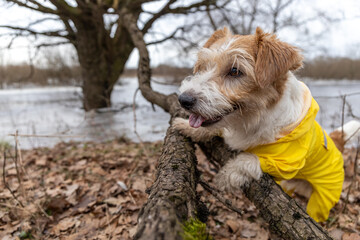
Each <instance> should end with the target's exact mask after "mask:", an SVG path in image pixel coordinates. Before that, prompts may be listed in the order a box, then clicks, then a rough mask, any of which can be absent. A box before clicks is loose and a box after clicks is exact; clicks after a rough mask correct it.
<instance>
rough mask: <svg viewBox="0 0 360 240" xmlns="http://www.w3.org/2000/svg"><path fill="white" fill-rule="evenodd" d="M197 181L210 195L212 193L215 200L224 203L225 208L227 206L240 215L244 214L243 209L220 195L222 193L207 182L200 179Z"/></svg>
mask: <svg viewBox="0 0 360 240" xmlns="http://www.w3.org/2000/svg"><path fill="white" fill-rule="evenodd" d="M199 183H200V184H201V186H202V187H203V188H204V189H205V190H206V191H208V192H209V193H210V194H211V195H213V196H214V197H215V198H216V199H217V200H219V201H220V202H221V203H222V204H224V205H225V206H226V207H227V208H229V209H230V210H232V211H234V212H237V213H238V214H240V215H243V214H244V211H242V210H241V209H239V208H237V207H235V206H234V205H233V204H232V202H231V200H229V199H226V198H224V197H223V196H222V195H223V193H221V192H220V191H219V190H217V189H215V188H213V187H211V186H210V185H209V184H207V183H206V182H204V181H202V180H200V181H199Z"/></svg>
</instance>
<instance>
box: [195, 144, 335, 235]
mask: <svg viewBox="0 0 360 240" xmlns="http://www.w3.org/2000/svg"><path fill="white" fill-rule="evenodd" d="M199 145H200V147H201V149H202V150H203V152H204V154H205V155H206V157H207V158H208V159H211V160H212V161H214V162H218V163H219V164H220V165H221V166H223V165H224V164H225V163H226V161H228V160H229V159H231V158H233V157H234V155H236V154H237V153H236V152H234V151H230V150H229V148H228V147H227V146H226V145H225V143H224V141H223V140H222V139H221V138H214V139H213V140H212V141H210V142H206V143H199ZM242 190H243V192H244V193H245V196H246V197H247V198H248V199H249V200H250V201H252V202H253V203H254V205H255V206H256V208H257V209H259V211H260V216H261V217H262V218H263V219H264V220H265V221H266V222H268V223H269V228H270V230H271V231H272V232H273V233H275V234H277V235H278V236H280V237H281V238H283V239H296V240H297V239H298V240H301V239H317V240H318V239H332V238H331V237H330V236H329V234H328V233H327V232H326V231H325V230H324V229H323V228H322V227H321V226H320V225H319V224H318V223H317V222H315V220H313V219H312V218H311V217H310V216H309V215H308V214H307V213H306V212H305V211H304V210H303V209H302V208H301V207H300V205H299V204H298V203H297V202H296V201H295V200H294V199H292V198H291V197H289V196H288V195H287V194H286V193H285V192H284V191H283V190H282V189H281V187H280V186H279V185H278V184H276V183H275V181H274V180H273V179H272V178H271V177H270V176H269V175H268V174H264V175H263V176H262V177H261V179H260V181H251V182H250V183H249V184H248V185H246V186H244V187H243V188H242Z"/></svg>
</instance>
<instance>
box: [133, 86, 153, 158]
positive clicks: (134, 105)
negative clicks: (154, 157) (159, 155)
mask: <svg viewBox="0 0 360 240" xmlns="http://www.w3.org/2000/svg"><path fill="white" fill-rule="evenodd" d="M139 90H140V88H137V89H136V90H135V93H134V96H133V104H132V110H133V116H134V133H135V135H136V137H137V138H138V139H139V141H140V144H141V147H142V148H143V149H144V153H145V155H146V156H147V157H149V154H148V152H147V150H146V147H145V144H144V142H143V140H142V139H141V137H140V135H139V133H138V132H137V130H136V94H137V93H138V91H139Z"/></svg>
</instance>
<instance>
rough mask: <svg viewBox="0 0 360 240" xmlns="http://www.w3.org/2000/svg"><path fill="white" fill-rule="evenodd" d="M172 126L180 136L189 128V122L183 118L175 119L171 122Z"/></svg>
mask: <svg viewBox="0 0 360 240" xmlns="http://www.w3.org/2000/svg"><path fill="white" fill-rule="evenodd" d="M172 126H173V127H174V128H175V129H176V130H178V131H179V132H180V133H182V134H184V133H185V131H186V130H187V129H189V128H190V125H189V121H188V120H186V119H184V118H175V119H174V120H173V122H172Z"/></svg>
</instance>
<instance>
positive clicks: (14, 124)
mask: <svg viewBox="0 0 360 240" xmlns="http://www.w3.org/2000/svg"><path fill="white" fill-rule="evenodd" d="M122 82H123V84H122V85H121V86H116V87H115V89H114V92H113V94H112V102H113V107H112V108H111V109H106V110H104V111H101V112H90V113H84V111H83V110H82V108H81V106H82V105H81V90H80V88H76V87H56V88H50V87H48V88H30V89H9V90H0V141H7V142H10V143H13V142H14V138H13V137H11V136H8V135H9V134H14V133H15V132H16V131H17V130H18V132H19V134H20V135H34V136H30V137H20V138H19V140H20V144H21V147H22V148H33V147H39V146H53V145H54V144H56V143H57V142H59V141H70V140H73V141H85V140H95V141H106V140H110V139H113V138H116V137H120V136H126V137H128V138H130V139H132V140H134V141H139V138H138V137H137V136H136V134H135V133H134V117H133V110H132V102H133V95H134V92H135V91H136V89H137V87H138V85H137V79H135V78H126V79H123V81H122ZM306 83H307V84H308V86H309V87H310V90H311V91H312V94H313V95H314V97H315V98H316V100H317V101H318V103H319V105H320V108H321V110H320V112H319V114H318V116H317V120H318V121H319V122H320V124H322V125H323V126H324V128H325V129H326V130H327V131H331V130H332V129H334V128H335V127H338V126H340V125H341V115H342V114H341V113H342V105H343V104H342V99H341V98H340V97H339V96H341V95H343V94H347V95H348V96H347V98H346V100H347V103H348V104H349V106H351V110H352V113H353V114H354V115H356V116H360V105H359V104H360V94H356V93H359V92H360V81H340V82H338V81H337V82H335V81H317V82H311V81H307V82H306ZM153 88H154V89H155V90H157V91H160V92H163V93H165V94H168V93H172V92H176V91H177V88H178V87H177V86H169V85H161V84H156V83H155V84H153ZM351 94H353V95H351ZM136 106H137V107H136V118H137V122H136V124H137V132H138V134H139V135H140V138H141V139H142V140H143V141H154V140H161V139H163V138H164V136H165V132H166V129H167V127H168V121H169V115H168V114H167V113H165V112H164V111H163V110H162V109H160V108H158V107H156V106H155V111H153V108H152V106H151V104H150V103H148V102H147V101H146V100H145V99H144V98H143V97H142V96H141V94H140V92H139V93H138V95H137V98H136ZM349 110H350V109H349V108H348V106H346V109H345V113H346V114H345V120H346V121H347V120H350V119H353V117H352V116H350V114H349V113H350V112H349ZM44 135H45V136H51V137H40V136H44Z"/></svg>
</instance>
